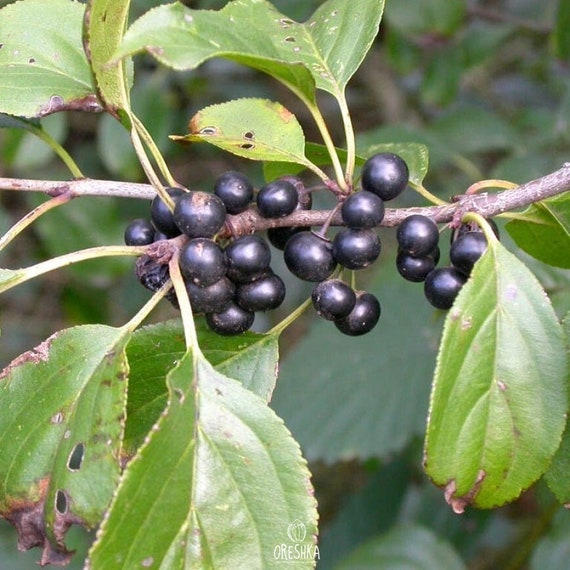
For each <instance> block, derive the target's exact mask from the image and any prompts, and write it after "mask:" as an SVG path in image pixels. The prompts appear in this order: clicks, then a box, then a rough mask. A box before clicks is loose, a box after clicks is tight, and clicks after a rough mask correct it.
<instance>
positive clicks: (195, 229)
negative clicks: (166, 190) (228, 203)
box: [174, 192, 226, 238]
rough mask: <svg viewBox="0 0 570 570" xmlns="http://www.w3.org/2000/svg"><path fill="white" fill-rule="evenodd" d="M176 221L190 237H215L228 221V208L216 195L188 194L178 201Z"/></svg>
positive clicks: (175, 208) (205, 193)
mask: <svg viewBox="0 0 570 570" xmlns="http://www.w3.org/2000/svg"><path fill="white" fill-rule="evenodd" d="M174 221H175V222H176V225H177V226H178V228H179V229H180V231H181V232H182V233H183V234H186V235H187V236H188V237H191V238H196V237H213V236H214V235H216V234H217V233H218V232H219V231H220V230H221V229H222V226H223V225H224V222H225V221H226V207H225V206H224V203H223V202H222V201H221V200H220V198H218V197H217V196H216V195H215V194H210V193H209V192H186V193H185V194H184V195H183V196H180V198H178V200H177V201H176V205H175V206H174Z"/></svg>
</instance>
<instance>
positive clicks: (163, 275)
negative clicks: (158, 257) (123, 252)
mask: <svg viewBox="0 0 570 570" xmlns="http://www.w3.org/2000/svg"><path fill="white" fill-rule="evenodd" d="M135 275H136V277H137V279H138V280H139V282H140V283H141V285H142V286H143V287H144V288H145V289H148V290H149V291H158V290H159V289H160V288H161V287H162V286H163V285H164V284H165V283H166V282H167V281H168V279H169V278H170V274H169V272H168V265H164V264H162V263H157V262H156V261H154V259H152V258H150V257H149V256H148V255H141V256H140V257H139V258H138V259H137V260H136V262H135Z"/></svg>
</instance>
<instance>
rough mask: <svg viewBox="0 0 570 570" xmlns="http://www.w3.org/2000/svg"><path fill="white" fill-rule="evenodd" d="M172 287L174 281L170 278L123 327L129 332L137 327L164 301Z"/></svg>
mask: <svg viewBox="0 0 570 570" xmlns="http://www.w3.org/2000/svg"><path fill="white" fill-rule="evenodd" d="M170 289H172V281H170V279H169V280H168V281H167V282H166V283H165V284H164V285H163V286H162V287H161V288H160V289H159V290H158V291H157V292H156V293H154V294H153V296H152V297H151V298H150V299H149V300H148V301H147V302H146V303H145V304H144V305H143V306H142V307H141V308H140V310H139V311H137V314H136V315H135V316H134V317H133V318H132V319H131V320H130V321H129V322H128V323H126V324H125V325H124V327H123V328H125V329H126V330H128V331H129V332H133V331H134V330H135V329H137V328H138V327H139V326H140V325H141V323H142V322H143V321H144V320H145V319H146V318H147V317H148V316H149V315H150V313H152V311H153V310H154V308H155V307H156V306H157V305H158V303H160V301H162V299H163V298H164V296H165V295H166V294H167V293H168V291H170Z"/></svg>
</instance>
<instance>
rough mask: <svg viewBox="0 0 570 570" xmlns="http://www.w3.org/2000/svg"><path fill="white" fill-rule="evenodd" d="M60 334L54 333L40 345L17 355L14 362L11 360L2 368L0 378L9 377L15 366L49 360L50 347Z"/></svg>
mask: <svg viewBox="0 0 570 570" xmlns="http://www.w3.org/2000/svg"><path fill="white" fill-rule="evenodd" d="M58 335H59V333H57V332H56V333H54V334H52V335H51V336H50V337H49V338H47V339H46V340H44V341H43V342H42V343H40V344H38V346H36V347H35V348H32V350H28V351H27V352H24V353H23V354H20V356H17V357H16V358H15V359H14V360H12V362H10V364H8V366H6V368H4V370H2V372H1V373H0V380H2V379H3V378H5V377H9V376H10V374H11V372H12V370H13V369H14V368H18V367H19V366H23V365H24V364H27V363H28V362H30V363H32V364H39V363H40V362H47V361H48V360H49V349H50V346H51V343H52V342H53V341H54V340H55V339H56V337H57V336H58Z"/></svg>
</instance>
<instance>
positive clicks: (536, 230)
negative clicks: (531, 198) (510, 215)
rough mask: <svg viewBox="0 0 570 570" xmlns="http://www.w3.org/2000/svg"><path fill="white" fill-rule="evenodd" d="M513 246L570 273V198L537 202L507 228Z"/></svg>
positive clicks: (564, 196) (563, 195) (568, 196)
mask: <svg viewBox="0 0 570 570" xmlns="http://www.w3.org/2000/svg"><path fill="white" fill-rule="evenodd" d="M506 228H507V231H508V232H509V234H510V235H511V237H512V238H513V239H514V240H515V243H516V244H517V245H518V246H519V247H520V248H521V249H523V250H524V251H526V252H527V253H528V254H530V255H532V256H533V257H535V258H536V259H539V260H540V261H543V262H544V263H548V264H549V265H554V266H556V267H564V268H565V269H570V195H568V193H566V194H562V195H560V196H555V197H554V198H549V199H548V200H543V201H542V202H536V203H535V204H533V205H532V206H529V207H528V208H527V209H526V210H525V211H524V212H521V213H520V214H516V218H515V219H514V220H511V221H510V222H509V223H508V224H507V225H506Z"/></svg>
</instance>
